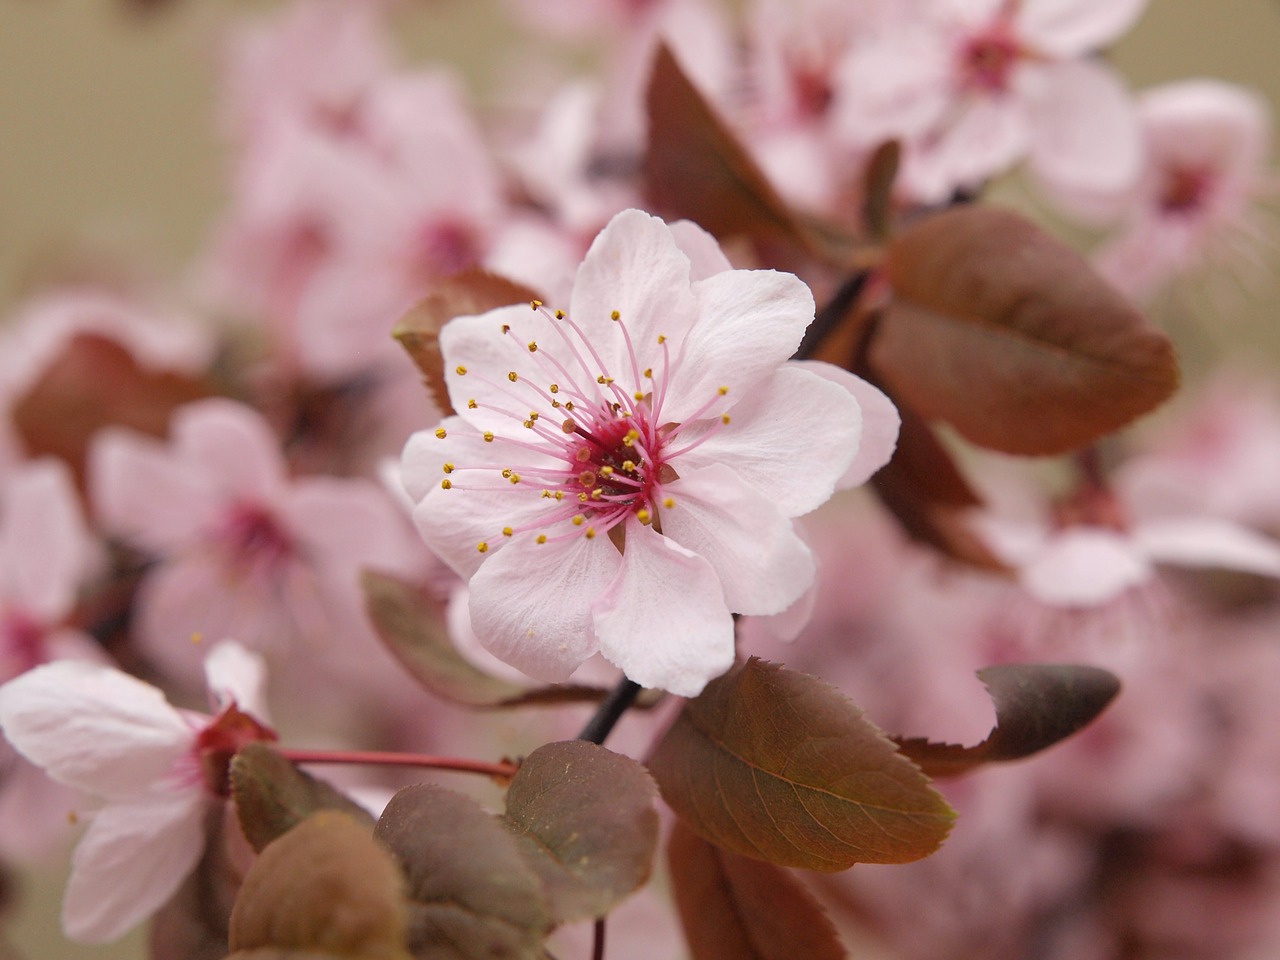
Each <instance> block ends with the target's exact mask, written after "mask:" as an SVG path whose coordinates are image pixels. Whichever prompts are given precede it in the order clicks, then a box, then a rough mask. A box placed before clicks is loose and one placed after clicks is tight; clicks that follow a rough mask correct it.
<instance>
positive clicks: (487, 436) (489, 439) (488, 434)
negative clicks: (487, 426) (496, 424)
mask: <svg viewBox="0 0 1280 960" xmlns="http://www.w3.org/2000/svg"><path fill="white" fill-rule="evenodd" d="M484 442H485V443H493V431H491V430H486V431H485V432H484Z"/></svg>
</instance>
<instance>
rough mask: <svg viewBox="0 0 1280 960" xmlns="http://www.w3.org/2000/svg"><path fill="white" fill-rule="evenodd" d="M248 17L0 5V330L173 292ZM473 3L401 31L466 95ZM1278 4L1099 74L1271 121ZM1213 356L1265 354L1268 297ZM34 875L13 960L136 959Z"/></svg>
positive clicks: (1179, 31)
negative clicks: (85, 294) (226, 79)
mask: <svg viewBox="0 0 1280 960" xmlns="http://www.w3.org/2000/svg"><path fill="white" fill-rule="evenodd" d="M251 6H263V4H260V3H259V4H247V3H234V2H230V0H223V2H217V0H185V2H179V3H177V4H175V6H174V9H172V10H169V11H167V12H164V13H162V14H159V15H153V16H146V17H141V16H136V15H128V14H126V13H124V12H123V9H122V6H121V5H119V4H117V3H115V2H108V0H0V313H5V312H8V311H9V310H10V309H11V307H12V306H13V305H14V304H15V303H16V302H17V301H18V299H19V298H20V297H21V295H22V293H23V292H24V291H27V290H30V289H33V288H34V287H35V286H36V285H38V284H39V283H41V282H42V281H43V280H47V279H48V278H49V277H51V276H57V275H59V274H60V273H64V272H65V271H66V270H67V269H68V264H69V263H70V264H74V265H76V266H75V268H76V269H86V268H91V269H103V268H112V269H114V268H118V267H120V266H121V265H129V269H130V270H132V271H141V272H142V273H143V274H144V275H149V276H151V277H152V278H155V279H158V280H160V281H161V282H164V283H174V282H176V278H177V277H178V276H179V275H180V271H181V270H182V267H183V265H184V263H185V262H186V261H187V259H188V258H189V257H190V255H191V254H192V253H193V251H195V250H196V249H197V247H198V245H199V243H200V240H201V238H202V236H203V233H204V230H205V228H206V225H207V224H208V222H209V220H210V217H211V215H212V214H213V212H214V211H216V210H217V208H218V205H219V203H220V202H221V199H222V190H223V188H222V185H221V182H220V179H219V177H220V171H221V170H222V157H221V156H220V152H219V145H218V142H217V139H216V136H215V135H214V132H213V129H212V120H211V116H212V101H213V98H212V90H211V73H210V69H209V67H210V58H209V55H208V40H209V37H210V36H211V35H212V34H213V32H214V30H215V28H216V27H217V25H218V23H219V22H221V21H225V19H226V18H227V17H228V16H229V15H230V14H231V13H234V12H236V11H241V10H245V9H248V8H249V7H251ZM493 6H494V4H493V3H491V2H480V0H452V2H448V0H417V2H416V3H414V2H412V0H410V2H409V3H408V4H407V10H406V15H405V16H404V18H403V30H404V35H405V37H404V39H405V46H406V48H407V50H408V51H410V53H411V55H412V57H413V58H414V59H421V58H425V57H428V56H436V55H441V54H442V53H443V52H444V51H447V52H448V54H449V56H450V57H451V58H454V59H455V60H459V61H461V62H462V63H464V64H466V65H468V73H469V75H470V76H471V78H472V80H473V81H483V79H484V78H485V77H486V76H487V75H489V74H490V73H491V72H492V71H495V70H498V69H502V70H510V69H512V68H513V67H514V66H517V65H518V64H519V60H520V57H521V52H520V51H519V50H518V49H517V48H515V46H514V45H513V44H512V42H511V40H512V38H511V36H510V34H509V32H508V33H506V34H495V33H494V32H493V31H492V30H491V29H489V28H488V27H487V26H486V24H487V17H488V11H489V10H490V9H491V8H492V7H493ZM1277 51H1280V2H1276V0H1213V2H1207V0H1153V2H1152V4H1151V8H1150V10H1149V11H1148V13H1147V15H1146V16H1145V18H1144V19H1143V21H1142V22H1141V23H1140V24H1139V26H1138V28H1137V29H1136V30H1135V32H1134V33H1133V34H1132V35H1131V36H1130V38H1128V39H1127V40H1126V41H1125V42H1124V43H1123V44H1122V45H1121V46H1120V47H1119V48H1118V49H1117V50H1116V51H1115V60H1116V62H1117V63H1118V64H1119V65H1120V67H1121V68H1122V69H1123V70H1124V71H1125V73H1126V74H1127V75H1128V77H1129V78H1130V80H1131V81H1132V83H1133V84H1134V85H1135V86H1138V87H1141V86H1144V85H1148V84H1152V83H1157V82H1161V81H1166V80H1172V79H1177V78H1182V77H1189V76H1197V75H1199V76H1216V77H1221V78H1224V79H1229V80H1234V81H1238V82H1241V83H1245V84H1249V85H1252V86H1255V87H1259V88H1261V89H1262V90H1263V91H1264V92H1265V93H1266V94H1267V96H1268V97H1269V98H1270V100H1271V102H1272V103H1273V105H1274V104H1277V103H1280V65H1278V64H1277V59H1276V58H1277ZM1247 312H1249V313H1251V314H1252V318H1251V320H1249V321H1248V322H1243V323H1240V322H1236V323H1232V324H1230V325H1229V326H1225V327H1224V328H1223V329H1222V330H1220V331H1215V332H1214V333H1213V334H1212V339H1213V340H1214V341H1215V342H1216V343H1217V344H1218V346H1219V347H1221V346H1223V345H1228V346H1231V347H1234V348H1239V347H1240V346H1241V345H1246V344H1250V343H1253V342H1263V341H1270V340H1273V339H1274V338H1275V336H1276V335H1275V330H1276V327H1277V323H1278V322H1280V299H1278V298H1277V294H1276V285H1275V284H1274V283H1272V284H1271V286H1270V289H1269V290H1268V291H1265V292H1264V294H1262V295H1254V296H1253V298H1252V299H1251V300H1250V303H1249V306H1248V309H1247ZM64 869H65V864H64V862H62V861H59V862H57V863H51V864H48V865H47V870H43V871H41V872H40V873H41V876H40V877H39V878H37V879H36V880H35V881H34V885H33V886H30V887H29V888H27V889H26V890H25V892H24V894H23V895H22V897H21V901H20V904H19V906H20V908H21V909H20V911H19V912H18V915H17V916H16V918H15V919H14V920H12V921H11V922H9V923H7V924H6V929H7V930H9V931H10V932H11V933H12V936H13V939H14V940H15V942H16V943H17V944H19V945H20V946H21V947H22V948H24V950H25V951H26V953H27V955H28V957H29V958H30V960H46V958H55V960H57V958H67V960H76V958H80V960H87V958H100V960H101V958H109V957H116V958H124V957H140V956H141V955H142V952H141V942H142V941H141V938H140V937H138V936H135V937H132V938H130V939H128V940H126V941H124V942H123V943H122V944H120V945H117V946H116V947H114V948H99V949H78V948H75V947H72V946H69V945H65V944H62V943H61V941H60V939H59V938H58V937H57V898H58V884H59V883H60V880H59V879H58V875H59V874H60V871H62V870H64Z"/></svg>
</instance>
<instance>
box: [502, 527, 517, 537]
mask: <svg viewBox="0 0 1280 960" xmlns="http://www.w3.org/2000/svg"><path fill="white" fill-rule="evenodd" d="M514 534H515V531H514V530H512V529H511V528H510V527H503V528H502V535H503V536H504V537H510V536H513V535H514Z"/></svg>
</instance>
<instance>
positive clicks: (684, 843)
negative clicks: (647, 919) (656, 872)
mask: <svg viewBox="0 0 1280 960" xmlns="http://www.w3.org/2000/svg"><path fill="white" fill-rule="evenodd" d="M667 860H668V862H669V863H670V865H671V886H672V889H673V891H674V893H675V900H676V907H677V909H678V910H679V911H680V922H681V924H682V925H683V927H684V934H685V939H686V940H687V941H688V943H689V950H690V952H691V953H692V955H693V960H794V958H796V957H804V958H805V960H842V958H844V957H845V956H847V954H846V953H845V950H844V947H842V946H841V944H840V937H839V935H838V934H837V933H836V929H835V926H834V925H833V924H832V923H831V920H830V919H829V918H828V917H827V914H826V911H825V910H823V909H822V907H821V905H820V904H819V903H818V902H817V901H816V900H815V899H814V898H813V896H812V895H811V894H810V893H809V891H807V890H806V889H805V888H804V887H802V886H801V885H800V884H799V883H798V882H797V881H796V878H795V877H793V876H792V875H791V874H790V873H789V872H788V871H787V870H786V869H785V868H783V867H779V866H777V865H776V864H772V863H765V862H764V861H762V860H753V859H751V858H749V857H739V856H737V855H736V854H732V853H728V852H727V851H724V850H721V849H720V848H719V847H716V846H714V845H712V844H710V843H707V842H706V841H705V840H703V839H702V838H701V837H699V836H698V835H697V834H696V833H694V832H693V831H692V830H690V829H689V828H688V827H686V826H685V825H684V824H683V823H682V822H681V821H676V825H675V827H674V829H673V830H672V831H671V839H670V840H669V841H668V843H667Z"/></svg>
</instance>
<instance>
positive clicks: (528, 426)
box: [524, 420, 533, 430]
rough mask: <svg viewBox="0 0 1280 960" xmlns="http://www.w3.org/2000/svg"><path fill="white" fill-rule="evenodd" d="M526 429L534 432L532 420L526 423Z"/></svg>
mask: <svg viewBox="0 0 1280 960" xmlns="http://www.w3.org/2000/svg"><path fill="white" fill-rule="evenodd" d="M524 428H525V429H526V430H532V429H533V421H532V420H526V421H524Z"/></svg>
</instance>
